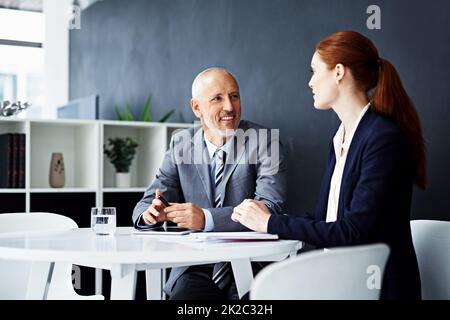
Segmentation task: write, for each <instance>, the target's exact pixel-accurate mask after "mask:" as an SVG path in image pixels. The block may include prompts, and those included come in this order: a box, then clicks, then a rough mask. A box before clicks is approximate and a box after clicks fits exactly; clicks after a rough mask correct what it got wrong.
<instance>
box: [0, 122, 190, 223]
mask: <svg viewBox="0 0 450 320" xmlns="http://www.w3.org/2000/svg"><path fill="white" fill-rule="evenodd" d="M190 126H191V124H184V123H147V122H127V121H109V120H41V119H37V120H28V119H27V120H21V119H8V118H6V119H0V134H2V133H24V134H25V135H26V146H25V154H26V156H25V188H24V189H0V195H1V194H24V195H25V197H24V202H25V203H24V208H25V211H26V212H30V211H33V208H32V207H31V204H30V198H31V195H33V194H47V196H48V197H49V201H51V197H52V194H61V193H70V194H75V195H76V194H78V193H79V194H86V193H92V194H95V205H96V206H102V205H103V195H104V193H132V192H137V193H140V192H144V191H145V189H146V188H147V187H148V185H149V184H150V182H151V181H152V180H153V178H154V176H155V174H156V172H157V170H158V168H159V166H160V165H161V162H162V160H163V157H164V153H165V151H166V150H167V147H168V142H169V141H170V137H171V135H172V134H173V132H175V131H176V130H177V129H184V128H189V127H190ZM114 137H133V138H134V139H136V140H137V142H138V143H139V147H138V148H137V152H136V157H135V159H134V160H133V163H132V166H131V168H130V173H131V187H130V188H115V187H114V175H115V170H114V167H113V166H112V165H111V163H110V162H109V160H108V159H107V157H106V156H105V155H104V153H103V146H104V144H106V142H107V140H108V138H114ZM53 152H61V153H62V154H63V158H64V166H65V185H64V187H63V188H51V187H50V185H49V170H50V160H51V155H52V153H53ZM61 214H64V212H61ZM86 214H87V215H89V213H88V212H87V213H86Z"/></svg>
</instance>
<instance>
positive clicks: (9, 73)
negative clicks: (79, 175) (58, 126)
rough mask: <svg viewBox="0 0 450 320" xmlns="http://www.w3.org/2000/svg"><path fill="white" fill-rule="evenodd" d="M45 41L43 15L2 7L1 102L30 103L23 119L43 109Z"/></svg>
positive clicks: (0, 41) (39, 112)
mask: <svg viewBox="0 0 450 320" xmlns="http://www.w3.org/2000/svg"><path fill="white" fill-rule="evenodd" d="M0 5H1V2H0ZM44 40H45V16H44V14H43V13H42V12H32V11H25V10H15V9H2V8H0V57H1V58H0V101H4V100H9V101H11V102H16V101H21V102H22V104H23V103H25V102H29V103H31V104H32V106H31V107H30V109H28V110H25V111H23V112H22V113H21V114H20V115H19V116H20V117H25V116H26V117H40V114H41V111H42V108H43V107H44V103H45V95H44V63H45V62H44V49H43V46H42V44H43V42H44Z"/></svg>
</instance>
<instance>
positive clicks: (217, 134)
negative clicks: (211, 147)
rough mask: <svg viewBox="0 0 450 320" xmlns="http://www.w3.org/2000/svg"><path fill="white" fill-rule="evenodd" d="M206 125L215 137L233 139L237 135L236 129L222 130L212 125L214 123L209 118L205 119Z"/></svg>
mask: <svg viewBox="0 0 450 320" xmlns="http://www.w3.org/2000/svg"><path fill="white" fill-rule="evenodd" d="M205 123H206V126H207V127H208V129H209V130H211V132H212V134H213V135H214V136H215V137H220V138H229V137H232V136H233V135H234V134H235V133H236V129H225V130H220V129H219V128H217V127H216V126H215V125H214V124H213V123H212V121H211V120H210V119H209V118H208V117H206V118H205Z"/></svg>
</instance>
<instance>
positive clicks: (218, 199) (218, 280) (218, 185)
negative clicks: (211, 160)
mask: <svg viewBox="0 0 450 320" xmlns="http://www.w3.org/2000/svg"><path fill="white" fill-rule="evenodd" d="M214 156H215V162H216V173H215V179H214V186H215V192H214V206H215V207H216V208H219V207H222V205H223V197H222V194H221V192H222V191H223V187H222V180H223V173H224V168H225V151H223V150H221V149H218V150H217V151H216V153H215V155H214ZM231 279H232V272H231V264H230V263H229V262H220V263H216V264H215V266H214V270H213V277H212V280H213V281H214V283H215V284H216V285H217V286H218V287H219V289H223V288H224V287H225V286H226V285H227V284H229V283H230V281H231Z"/></svg>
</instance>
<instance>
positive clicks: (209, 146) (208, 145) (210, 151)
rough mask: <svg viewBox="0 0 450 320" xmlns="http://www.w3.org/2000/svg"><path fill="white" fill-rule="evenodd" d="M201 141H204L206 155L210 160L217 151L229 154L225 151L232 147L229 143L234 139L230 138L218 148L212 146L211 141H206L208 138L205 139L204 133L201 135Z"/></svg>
mask: <svg viewBox="0 0 450 320" xmlns="http://www.w3.org/2000/svg"><path fill="white" fill-rule="evenodd" d="M203 140H205V143H206V148H207V149H208V155H209V157H210V158H211V159H212V158H213V157H214V153H215V152H216V151H217V150H218V149H221V150H223V151H225V153H228V154H229V152H227V150H229V148H230V146H231V145H232V142H231V141H232V140H234V139H233V137H230V138H229V139H228V141H227V142H226V143H225V144H224V145H223V146H221V147H219V148H218V147H217V146H216V145H215V144H213V143H212V142H211V141H209V140H208V138H207V137H206V135H205V133H203Z"/></svg>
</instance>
